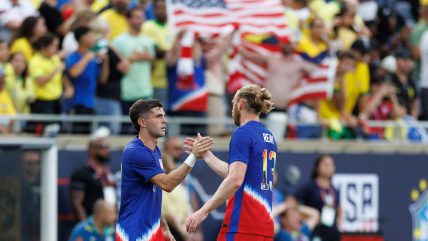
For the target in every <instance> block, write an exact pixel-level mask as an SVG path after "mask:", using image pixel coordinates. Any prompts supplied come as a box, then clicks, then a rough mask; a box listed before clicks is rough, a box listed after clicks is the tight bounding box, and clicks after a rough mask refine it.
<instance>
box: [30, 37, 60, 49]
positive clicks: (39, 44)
mask: <svg viewBox="0 0 428 241" xmlns="http://www.w3.org/2000/svg"><path fill="white" fill-rule="evenodd" d="M55 39H58V37H57V36H56V35H54V34H51V33H47V34H45V35H43V36H42V37H40V38H39V39H38V40H37V41H36V42H35V43H34V48H35V49H36V50H39V51H40V50H42V49H44V48H46V47H49V45H51V44H52V43H53V42H54V41H55Z"/></svg>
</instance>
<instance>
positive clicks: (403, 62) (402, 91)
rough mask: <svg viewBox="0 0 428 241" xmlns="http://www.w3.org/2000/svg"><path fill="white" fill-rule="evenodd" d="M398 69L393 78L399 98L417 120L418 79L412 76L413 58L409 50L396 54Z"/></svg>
mask: <svg viewBox="0 0 428 241" xmlns="http://www.w3.org/2000/svg"><path fill="white" fill-rule="evenodd" d="M395 62H396V69H395V73H394V74H392V76H391V80H392V83H393V85H394V86H395V88H396V90H397V97H398V100H399V101H400V102H401V103H402V104H403V105H404V106H405V107H406V113H407V115H409V116H412V117H413V119H415V120H417V119H418V117H419V104H420V102H419V99H418V92H417V90H416V84H415V83H416V81H415V80H414V79H413V77H412V74H411V73H412V70H413V60H412V57H411V55H410V53H409V52H408V51H407V50H400V51H398V52H397V53H396V54H395Z"/></svg>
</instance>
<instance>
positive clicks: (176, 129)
mask: <svg viewBox="0 0 428 241" xmlns="http://www.w3.org/2000/svg"><path fill="white" fill-rule="evenodd" d="M9 120H14V121H15V130H16V131H17V132H18V133H19V132H20V131H21V130H22V128H20V123H23V122H24V123H25V122H29V121H32V122H38V121H40V122H58V123H62V124H63V125H65V126H67V125H68V126H69V125H71V124H72V123H84V122H85V123H90V126H91V128H90V130H92V131H94V130H96V128H98V127H99V126H100V125H106V124H108V123H121V124H129V123H130V120H129V117H128V116H102V115H68V114H61V115H42V114H29V115H26V114H17V115H0V123H5V122H7V121H9ZM167 121H168V125H167V132H168V135H170V136H178V135H180V133H181V125H186V124H187V125H191V124H196V125H198V124H199V125H211V124H216V125H224V126H225V127H226V129H229V130H232V129H233V121H232V119H231V118H208V117H176V116H167ZM286 124H289V123H284V125H286ZM300 124H302V125H305V126H319V125H318V124H306V123H293V125H300ZM367 124H368V126H369V127H379V128H388V127H392V128H394V129H395V130H394V131H395V132H397V133H398V132H399V131H400V129H402V128H422V129H425V130H428V121H414V122H411V123H405V124H403V122H402V121H368V122H367ZM65 129H66V128H65ZM65 132H66V133H67V131H65ZM69 133H71V131H70V132H69Z"/></svg>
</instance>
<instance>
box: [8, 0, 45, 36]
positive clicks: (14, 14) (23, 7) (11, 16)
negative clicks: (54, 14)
mask: <svg viewBox="0 0 428 241" xmlns="http://www.w3.org/2000/svg"><path fill="white" fill-rule="evenodd" d="M38 15H39V14H38V12H37V11H36V9H35V8H34V6H33V4H32V3H31V2H29V1H26V0H20V1H19V2H18V4H17V5H12V3H11V2H10V0H0V38H2V39H3V40H5V41H9V40H10V39H11V37H12V31H11V30H9V29H7V28H6V24H7V23H9V22H10V21H19V22H22V21H23V20H24V19H25V18H26V17H29V16H38Z"/></svg>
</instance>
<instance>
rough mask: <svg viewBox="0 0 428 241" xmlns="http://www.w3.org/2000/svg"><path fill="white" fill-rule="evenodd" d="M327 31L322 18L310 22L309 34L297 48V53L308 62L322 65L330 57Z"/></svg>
mask: <svg viewBox="0 0 428 241" xmlns="http://www.w3.org/2000/svg"><path fill="white" fill-rule="evenodd" d="M327 40H328V39H327V30H326V28H325V24H324V22H323V21H322V19H321V18H318V17H314V18H312V19H311V20H310V21H309V31H308V34H303V35H302V37H301V38H300V40H299V43H298V44H297V47H296V52H298V53H299V54H300V56H302V58H303V59H304V60H306V61H309V62H312V63H315V64H320V63H321V62H322V61H323V60H324V59H325V58H326V57H328V55H329V53H328V51H329V49H328V42H327Z"/></svg>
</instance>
